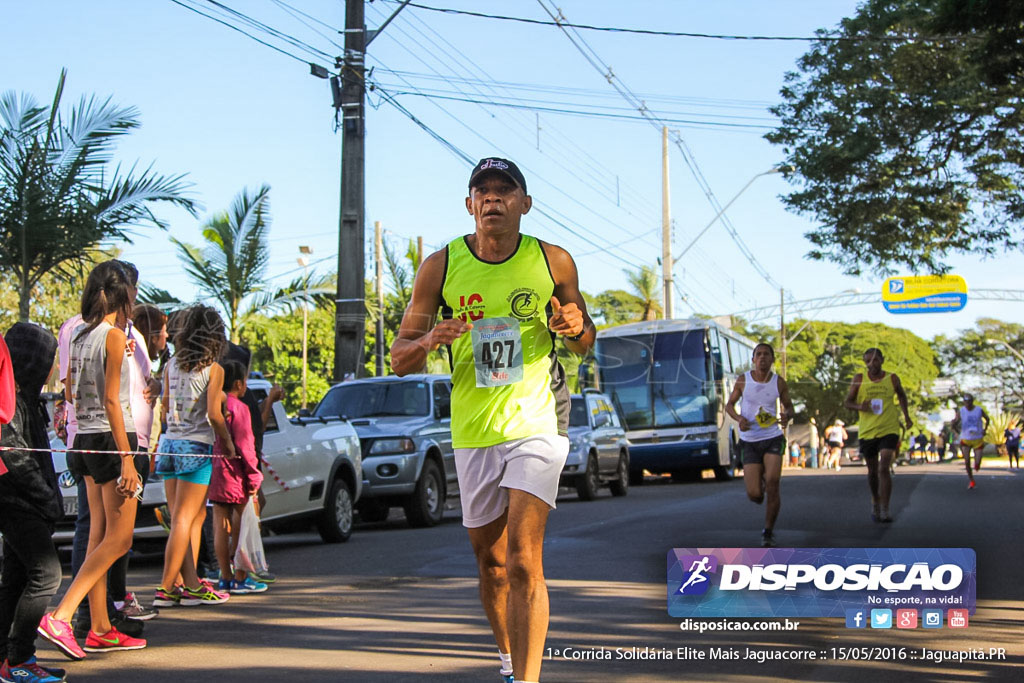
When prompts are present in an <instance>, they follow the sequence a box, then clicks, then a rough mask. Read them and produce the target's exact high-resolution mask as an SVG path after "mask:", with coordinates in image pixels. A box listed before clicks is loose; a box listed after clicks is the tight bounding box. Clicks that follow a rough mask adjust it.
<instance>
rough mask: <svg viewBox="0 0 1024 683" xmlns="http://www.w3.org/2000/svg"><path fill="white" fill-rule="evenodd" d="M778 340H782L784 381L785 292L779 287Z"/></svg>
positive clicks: (784, 377)
mask: <svg viewBox="0 0 1024 683" xmlns="http://www.w3.org/2000/svg"><path fill="white" fill-rule="evenodd" d="M779 339H781V340H782V364H781V365H782V372H781V373H779V374H780V375H782V379H786V346H787V344H786V290H784V289H782V288H781V287H779Z"/></svg>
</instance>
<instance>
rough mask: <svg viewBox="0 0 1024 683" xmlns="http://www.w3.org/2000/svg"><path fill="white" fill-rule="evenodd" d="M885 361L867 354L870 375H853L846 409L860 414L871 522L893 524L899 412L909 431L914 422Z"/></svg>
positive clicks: (900, 386) (878, 353)
mask: <svg viewBox="0 0 1024 683" xmlns="http://www.w3.org/2000/svg"><path fill="white" fill-rule="evenodd" d="M884 360H885V358H884V356H883V355H882V351H881V350H880V349H876V348H870V349H868V350H867V351H865V352H864V365H865V366H866V368H867V372H864V373H857V374H856V375H854V377H853V381H852V382H851V383H850V392H849V393H848V394H847V395H846V404H845V405H846V407H847V408H849V409H850V410H856V411H858V412H860V421H859V422H858V427H859V432H858V437H859V439H860V455H861V458H862V459H863V460H864V463H865V464H866V465H867V470H868V487H869V488H870V489H871V519H872V520H874V521H875V522H884V523H888V522H891V521H892V514H891V513H890V512H889V499H890V497H891V496H892V470H891V468H892V463H893V459H894V458H895V457H896V452H897V450H898V449H899V445H900V430H901V428H902V427H901V425H900V416H899V410H902V411H903V417H904V418H905V419H906V428H907V429H910V425H911V422H910V413H909V411H908V408H907V394H906V392H905V391H903V384H902V383H901V382H900V378H899V376H898V375H897V374H896V373H894V372H885V371H884V370H882V363H883V361H884ZM897 401H898V402H899V406H898V408H897Z"/></svg>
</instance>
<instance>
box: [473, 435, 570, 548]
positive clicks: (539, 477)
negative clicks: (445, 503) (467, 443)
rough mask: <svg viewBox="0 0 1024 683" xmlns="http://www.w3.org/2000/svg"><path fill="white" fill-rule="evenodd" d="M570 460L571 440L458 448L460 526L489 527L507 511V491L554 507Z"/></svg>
mask: <svg viewBox="0 0 1024 683" xmlns="http://www.w3.org/2000/svg"><path fill="white" fill-rule="evenodd" d="M568 455H569V439H568V438H566V437H564V436H557V435H553V434H540V435H537V436H530V437H527V438H525V439H516V440H515V441H506V442H504V443H499V444H497V445H496V446H487V447H486V448H456V449H455V471H456V472H457V473H458V475H459V496H460V498H461V500H462V525H463V526H465V527H468V528H470V529H475V528H477V527H481V526H484V525H486V524H490V523H491V522H493V521H494V520H496V519H498V518H499V517H501V515H502V513H504V512H505V509H506V508H507V507H508V489H518V490H520V491H526V492H527V493H531V494H533V495H535V496H537V497H538V498H540V499H541V500H543V501H544V502H545V503H547V504H548V505H550V506H551V507H552V508H554V507H555V498H557V497H558V479H559V477H560V476H561V474H562V467H564V466H565V459H566V458H567V457H568Z"/></svg>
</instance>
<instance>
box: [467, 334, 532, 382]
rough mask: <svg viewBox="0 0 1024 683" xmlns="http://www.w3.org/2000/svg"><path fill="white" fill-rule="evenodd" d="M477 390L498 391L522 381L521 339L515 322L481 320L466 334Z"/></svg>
mask: <svg viewBox="0 0 1024 683" xmlns="http://www.w3.org/2000/svg"><path fill="white" fill-rule="evenodd" d="M470 339H471V341H472V344H473V365H474V366H475V367H476V385H477V386H478V387H500V386H504V385H506V384H515V383H516V382H521V381H522V379H523V338H522V335H520V333H519V321H518V320H516V319H515V318H484V319H483V320H478V321H477V322H475V323H473V329H472V330H470Z"/></svg>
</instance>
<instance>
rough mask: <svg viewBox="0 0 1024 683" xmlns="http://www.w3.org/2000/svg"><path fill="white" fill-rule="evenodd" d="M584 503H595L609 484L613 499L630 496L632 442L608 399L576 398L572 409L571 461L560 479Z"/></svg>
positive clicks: (596, 395)
mask: <svg viewBox="0 0 1024 683" xmlns="http://www.w3.org/2000/svg"><path fill="white" fill-rule="evenodd" d="M560 484H561V485H562V486H574V487H575V488H576V493H578V494H579V497H580V499H582V500H593V499H594V498H595V497H596V496H597V491H598V489H599V488H601V486H603V485H605V484H607V485H608V487H609V488H610V489H611V492H612V495H613V496H624V495H626V494H627V493H628V492H629V442H628V441H627V440H626V432H625V430H624V429H623V428H622V423H621V422H620V420H619V416H618V413H616V412H615V408H614V407H613V406H612V401H611V399H610V398H608V396H607V395H605V394H602V393H599V392H597V391H594V390H587V391H585V392H584V393H583V394H573V395H572V397H571V404H570V409H569V457H568V458H566V461H565V467H564V468H563V469H562V476H561V478H560Z"/></svg>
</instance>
